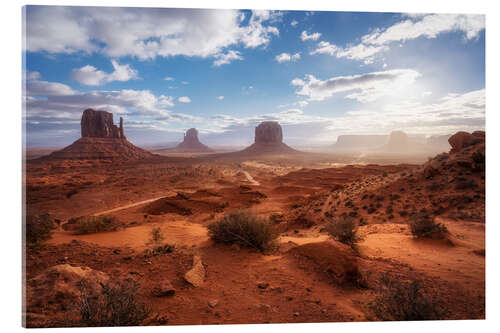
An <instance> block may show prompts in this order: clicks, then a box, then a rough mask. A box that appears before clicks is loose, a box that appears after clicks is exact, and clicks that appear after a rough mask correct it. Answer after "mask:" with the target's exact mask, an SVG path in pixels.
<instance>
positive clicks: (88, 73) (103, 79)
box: [71, 60, 138, 86]
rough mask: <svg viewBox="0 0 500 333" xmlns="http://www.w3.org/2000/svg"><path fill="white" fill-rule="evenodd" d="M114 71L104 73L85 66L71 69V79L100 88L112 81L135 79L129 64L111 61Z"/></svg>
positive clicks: (135, 76) (135, 73)
mask: <svg viewBox="0 0 500 333" xmlns="http://www.w3.org/2000/svg"><path fill="white" fill-rule="evenodd" d="M111 64H112V65H113V68H114V71H113V72H111V73H106V72H103V71H101V70H98V69H97V68H95V67H94V66H91V65H86V66H83V67H81V68H76V69H73V71H72V72H71V78H72V79H73V80H76V81H78V83H80V84H83V85H86V86H100V85H103V84H106V83H109V82H112V81H122V82H123V81H129V80H131V79H137V78H138V73H137V71H136V70H135V69H133V68H132V67H130V65H129V64H126V65H120V64H119V63H118V62H117V61H116V60H111Z"/></svg>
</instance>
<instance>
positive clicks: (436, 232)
mask: <svg viewBox="0 0 500 333" xmlns="http://www.w3.org/2000/svg"><path fill="white" fill-rule="evenodd" d="M408 224H409V225H410V230H411V233H412V234H413V236H415V237H417V238H437V239H442V238H444V237H445V235H446V234H447V233H448V230H447V229H446V227H445V226H444V225H442V224H441V223H436V222H435V221H434V218H433V217H432V216H430V215H429V214H428V213H419V214H413V215H412V216H411V217H410V221H409V222H408Z"/></svg>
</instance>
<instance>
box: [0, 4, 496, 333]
mask: <svg viewBox="0 0 500 333" xmlns="http://www.w3.org/2000/svg"><path fill="white" fill-rule="evenodd" d="M497 3H498V2H496V1H486V0H485V1H483V0H475V1H459V0H454V1H453V0H450V1H448V0H439V1H438V0H418V1H404V0H403V1H402V0H399V1H398V0H378V1H373V0H372V1H369V0H364V1H362V0H346V1H333V0H330V1H324V0H323V1H320V0H307V1H297V0H286V1H283V0H281V1H279V0H265V1H261V0H253V1H251V0H238V1H227V0H206V1H201V0H191V1H189V2H187V1H173V0H172V1H170V0H164V1H159V0H156V1H152V0H145V1H137V0H102V1H94V0H89V1H77V0H74V1H71V0H64V1H49V0H45V1H36V0H31V1H29V2H26V1H18V0H10V1H9V0H7V1H3V2H2V5H1V8H0V15H1V19H0V24H1V26H2V29H1V33H2V38H1V39H0V43H1V44H2V46H1V51H0V69H1V70H0V75H1V76H0V77H1V79H0V82H1V90H0V140H1V141H0V145H1V148H0V161H1V162H0V170H1V172H0V175H1V177H2V178H1V179H2V181H1V182H0V192H1V198H0V200H1V201H0V207H1V208H2V209H1V211H0V225H1V229H0V245H1V252H0V253H1V261H0V288H1V289H0V306H1V308H0V330H1V331H3V332H12V331H20V330H23V329H22V328H21V185H22V184H21V176H22V172H21V171H22V170H21V70H22V67H21V60H22V58H21V32H22V31H21V7H22V6H23V5H26V4H30V5H36V4H39V5H88V6H90V5H94V6H104V5H105V6H135V7H145V6H148V7H192V8H196V7H199V8H238V9H283V10H286V9H288V10H336V11H378V12H414V13H415V12H416V13H418V12H423V13H426V12H427V13H475V14H486V51H487V52H486V88H487V89H486V133H487V181H486V185H487V186H486V192H487V194H486V199H487V200H486V201H487V203H486V210H487V223H486V225H487V233H486V238H487V240H486V241H487V243H486V244H487V246H486V252H487V256H486V260H487V264H486V271H487V279H486V282H487V288H486V291H487V298H486V305H487V307H486V316H487V320H476V321H472V320H467V321H441V322H411V323H408V322H400V323H332V324H283V325H224V326H177V327H172V326H169V327H148V328H144V327H140V328H137V327H136V328H114V329H110V328H106V329H103V328H99V329H92V332H96V331H99V332H102V331H106V332H110V331H113V332H115V331H117V330H119V331H126V332H138V331H139V330H141V331H143V330H147V331H150V332H153V331H155V332H159V331H165V330H168V331H169V332H202V331H203V332H208V333H211V332H218V333H219V332H234V331H235V330H237V331H244V332H254V331H255V330H259V331H268V332H270V331H277V330H279V331H285V330H286V332H287V333H289V332H303V331H304V330H306V331H311V332H312V331H313V330H314V332H327V331H328V332H332V331H335V332H348V331H349V332H352V331H355V332H358V331H360V332H365V331H366V332H370V333H371V332H384V333H386V332H399V333H401V332H405V333H406V332H433V331H438V330H439V331H443V330H446V331H453V332H491V331H498V330H499V329H500V319H499V316H500V311H499V306H500V302H499V301H498V297H500V293H499V286H498V285H499V284H500V276H499V274H498V273H499V268H498V267H499V258H498V249H499V245H498V244H499V242H500V240H499V239H498V238H499V237H500V233H499V226H498V225H499V223H500V220H499V214H498V209H497V206H498V205H499V204H500V203H499V198H500V192H499V185H500V183H499V181H498V179H499V176H498V169H496V168H497V167H499V165H498V161H499V155H500V152H499V149H498V147H497V144H498V143H499V142H500V141H499V136H500V122H499V120H500V119H499V116H498V114H499V112H500V105H499V95H500V87H499V80H498V77H497V75H498V74H499V73H500V71H499V62H500V54H499V43H498V41H499V40H500V37H499V36H498V33H499V32H500V30H499V25H500V11H499V10H498V6H497V5H496V4H497ZM492 147H493V148H492ZM495 327H496V328H495ZM83 330H84V331H87V330H89V329H83ZM44 331H47V330H44ZM48 331H54V329H48ZM61 331H66V329H58V332H61ZM73 331H75V329H73ZM81 331H82V329H78V332H81Z"/></svg>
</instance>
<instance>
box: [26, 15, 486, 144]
mask: <svg viewBox="0 0 500 333" xmlns="http://www.w3.org/2000/svg"><path fill="white" fill-rule="evenodd" d="M25 24H26V35H25V43H24V45H25V47H24V50H23V52H24V53H25V70H24V72H23V76H24V82H25V86H24V91H23V96H24V98H25V113H24V118H23V119H24V122H25V124H26V128H27V145H28V146H63V145H67V144H70V143H71V142H73V141H74V140H76V139H78V137H79V135H80V124H79V122H80V117H81V113H82V111H83V110H84V109H85V108H87V107H92V108H97V109H102V110H107V111H110V112H113V114H114V116H115V122H117V121H118V117H120V116H122V117H124V120H125V131H126V135H127V137H128V138H129V140H130V141H132V142H133V143H136V144H139V145H152V144H162V143H167V142H172V141H179V140H180V139H181V138H182V133H183V132H184V131H185V130H186V129H188V128H190V127H196V128H198V129H199V131H200V136H201V139H202V140H203V141H204V142H206V143H207V144H211V145H244V144H248V143H251V142H252V141H253V129H254V127H255V126H256V125H257V124H258V123H259V122H261V121H263V120H276V121H279V122H280V123H281V124H282V126H283V130H284V137H285V141H286V142H288V143H290V144H292V145H322V144H332V143H334V142H335V141H336V138H337V136H338V135H341V134H387V133H389V132H390V131H392V130H404V131H406V132H408V133H410V134H421V135H432V134H448V133H452V132H455V131H458V130H466V131H472V130H476V129H483V128H484V108H485V97H484V88H485V61H484V57H485V55H484V52H485V44H484V43H485V42H484V41H485V38H484V34H485V29H484V16H481V15H457V14H454V15H446V14H418V15H414V14H401V13H399V14H398V13H360V12H356V13H350V12H305V11H248V10H245V11H238V10H207V9H201V10H196V9H150V8H149V9H141V8H96V7H44V6H29V7H26V13H25Z"/></svg>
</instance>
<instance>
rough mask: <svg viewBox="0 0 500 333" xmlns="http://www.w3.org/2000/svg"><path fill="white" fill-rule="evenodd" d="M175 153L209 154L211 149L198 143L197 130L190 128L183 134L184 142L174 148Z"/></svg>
mask: <svg viewBox="0 0 500 333" xmlns="http://www.w3.org/2000/svg"><path fill="white" fill-rule="evenodd" d="M174 150H175V151H176V152H211V151H213V150H212V149H210V148H208V147H207V146H206V145H204V144H203V143H201V142H200V139H199V138H198V130H197V129H196V128H190V129H188V130H187V131H186V133H185V134H184V141H182V142H181V143H180V144H179V145H178V146H177V147H176V148H174Z"/></svg>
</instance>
